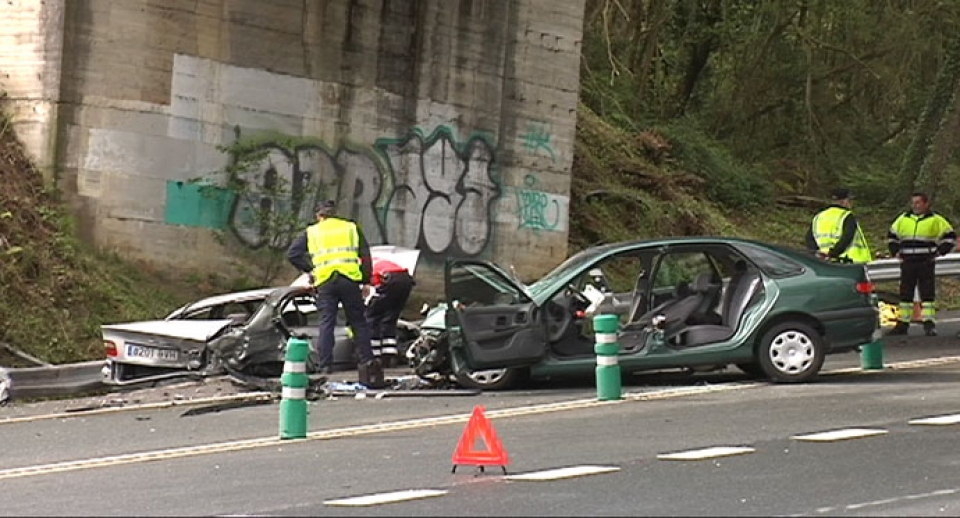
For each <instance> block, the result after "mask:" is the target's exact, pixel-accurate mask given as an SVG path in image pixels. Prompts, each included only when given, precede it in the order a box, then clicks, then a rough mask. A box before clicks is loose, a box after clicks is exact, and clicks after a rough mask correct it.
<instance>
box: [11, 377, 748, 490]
mask: <svg viewBox="0 0 960 518" xmlns="http://www.w3.org/2000/svg"><path fill="white" fill-rule="evenodd" d="M760 385H761V383H738V384H729V385H712V386H702V387H683V388H679V389H664V390H657V391H653V392H647V393H637V394H625V395H624V399H620V400H611V401H599V400H597V399H593V398H591V399H578V400H572V401H561V402H557V403H545V404H539V405H528V406H522V407H514V408H504V409H500V410H488V411H487V413H486V414H487V417H488V418H491V419H497V418H507V417H518V416H526V415H538V414H547V413H552V412H562V411H566V410H576V409H582V408H595V407H600V406H608V405H619V404H626V403H628V402H630V401H650V400H658V399H669V398H677V397H684V396H688V395H695V394H705V393H713V392H725V391H730V390H739V389H744V388H751V387H756V386H760ZM471 415H472V412H471V413H463V414H449V415H445V416H438V417H425V418H418V419H407V420H401V421H391V422H386V423H377V424H368V425H357V426H347V427H344V428H333V429H330V430H321V431H317V432H310V433H308V434H307V437H306V438H305V439H287V440H283V439H280V438H279V437H277V436H271V437H260V438H256V439H244V440H236V441H225V442H218V443H209V444H203V445H198V446H187V447H180V448H169V449H163V450H153V451H145V452H140V453H128V454H122V455H112V456H108V457H99V458H88V459H80V460H73V461H63V462H55V463H50V464H40V465H34V466H24V467H19V468H7V469H0V480H3V479H8V478H21V477H28V476H33V475H46V474H50V473H61V472H66V471H76V470H82V469H90V468H98V467H106V466H118V465H124V464H134V463H140V462H149V461H154V460H167V459H177V458H183V457H192V456H196V455H209V454H214V453H223V452H230V451H238V450H247V449H251V448H263V447H273V446H280V445H281V444H293V443H298V442H306V441H317V440H331V439H340V438H343V437H356V436H360V435H372V434H377V433H387V432H396V431H402V430H414V429H420V428H429V427H433V426H442V425H450V424H462V423H466V422H467V421H469V420H470V416H471Z"/></svg>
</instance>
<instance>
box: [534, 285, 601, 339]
mask: <svg viewBox="0 0 960 518" xmlns="http://www.w3.org/2000/svg"><path fill="white" fill-rule="evenodd" d="M557 299H559V300H557ZM573 299H577V300H578V301H580V302H582V303H584V304H589V303H590V299H588V298H587V296H586V295H584V294H583V292H581V291H580V290H579V289H577V287H576V286H574V285H573V284H568V285H567V287H566V288H565V291H564V293H562V294H559V295H558V296H557V297H554V298H553V299H552V300H550V301H549V302H548V303H547V305H546V307H545V308H544V310H545V311H544V314H545V315H546V319H547V341H548V342H557V341H560V339H561V338H563V335H565V334H566V333H567V330H568V329H569V328H570V325H571V324H572V323H573V311H572V310H571V309H570V303H571V301H572V300H573Z"/></svg>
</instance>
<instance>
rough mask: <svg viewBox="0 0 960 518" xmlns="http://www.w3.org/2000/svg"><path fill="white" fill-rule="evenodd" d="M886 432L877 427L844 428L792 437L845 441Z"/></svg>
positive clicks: (804, 439)
mask: <svg viewBox="0 0 960 518" xmlns="http://www.w3.org/2000/svg"><path fill="white" fill-rule="evenodd" d="M886 433H888V432H887V431H886V430H880V429H876V428H844V429H841V430H831V431H827V432H818V433H811V434H806V435H794V436H793V437H790V438H791V439H794V440H797V441H811V442H832V441H843V440H846V439H859V438H861V437H871V436H874V435H883V434H886Z"/></svg>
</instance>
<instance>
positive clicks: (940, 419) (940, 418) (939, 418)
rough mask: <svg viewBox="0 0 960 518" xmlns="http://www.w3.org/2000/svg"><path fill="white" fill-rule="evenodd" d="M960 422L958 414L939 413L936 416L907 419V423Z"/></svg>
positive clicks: (941, 424) (947, 423)
mask: <svg viewBox="0 0 960 518" xmlns="http://www.w3.org/2000/svg"><path fill="white" fill-rule="evenodd" d="M957 423H960V414H953V415H940V416H936V417H924V418H920V419H913V420H911V421H909V424H919V425H939V426H943V425H950V424H957Z"/></svg>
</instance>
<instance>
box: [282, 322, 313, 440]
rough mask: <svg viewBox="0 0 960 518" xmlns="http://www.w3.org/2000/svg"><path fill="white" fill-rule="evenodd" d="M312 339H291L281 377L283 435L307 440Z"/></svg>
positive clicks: (286, 437)
mask: <svg viewBox="0 0 960 518" xmlns="http://www.w3.org/2000/svg"><path fill="white" fill-rule="evenodd" d="M309 355H310V342H307V341H306V340H303V339H301V338H290V339H289V340H287V351H286V356H285V357H284V360H285V361H284V362H283V375H281V376H280V384H281V386H282V388H281V398H282V399H281V400H280V438H281V439H303V438H305V437H306V436H307V385H309V382H310V380H309V378H308V377H307V357H308V356H309Z"/></svg>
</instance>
